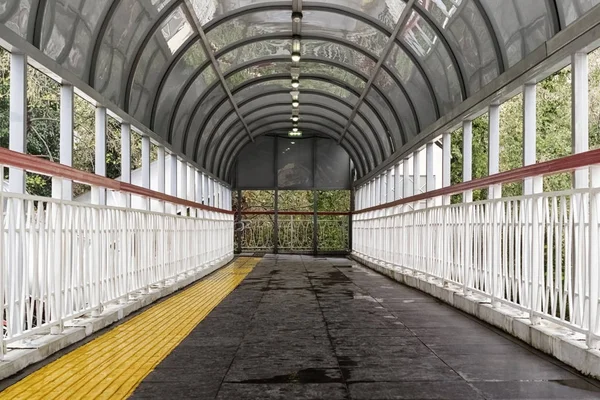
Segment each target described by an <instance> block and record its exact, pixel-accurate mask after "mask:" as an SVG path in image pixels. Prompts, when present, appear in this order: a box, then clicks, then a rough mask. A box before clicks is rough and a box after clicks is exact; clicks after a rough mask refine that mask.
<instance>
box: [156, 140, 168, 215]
mask: <svg viewBox="0 0 600 400" xmlns="http://www.w3.org/2000/svg"><path fill="white" fill-rule="evenodd" d="M156 156H157V162H158V173H157V177H156V180H157V187H156V191H158V192H160V193H165V177H166V165H165V163H166V154H165V148H164V147H163V146H158V149H157V154H156ZM159 211H160V212H163V213H164V212H165V203H164V201H161V202H160V208H159Z"/></svg>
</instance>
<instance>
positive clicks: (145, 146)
mask: <svg viewBox="0 0 600 400" xmlns="http://www.w3.org/2000/svg"><path fill="white" fill-rule="evenodd" d="M150 148H151V143H150V137H149V136H142V187H143V188H145V189H150ZM150 201H151V200H150V199H149V198H148V199H144V205H145V209H146V210H150Z"/></svg>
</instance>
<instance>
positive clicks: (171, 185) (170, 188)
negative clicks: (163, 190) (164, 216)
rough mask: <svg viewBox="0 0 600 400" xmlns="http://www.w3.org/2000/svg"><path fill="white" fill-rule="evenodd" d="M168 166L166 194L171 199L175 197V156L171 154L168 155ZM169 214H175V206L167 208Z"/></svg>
mask: <svg viewBox="0 0 600 400" xmlns="http://www.w3.org/2000/svg"><path fill="white" fill-rule="evenodd" d="M168 164H169V177H168V179H165V180H166V181H167V194H168V195H170V196H173V197H177V156H176V155H175V154H173V153H171V154H169V155H168ZM169 212H170V213H171V214H177V206H176V205H175V204H171V206H170V207H169Z"/></svg>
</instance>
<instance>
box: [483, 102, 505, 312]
mask: <svg viewBox="0 0 600 400" xmlns="http://www.w3.org/2000/svg"><path fill="white" fill-rule="evenodd" d="M488 126H489V136H488V146H489V149H488V175H494V174H497V173H498V172H500V105H498V104H493V105H491V106H490V107H489V109H488ZM500 198H502V185H491V186H490V187H489V188H488V199H500ZM488 207H490V208H489V212H490V213H491V220H492V221H493V228H492V229H493V231H492V238H491V239H492V240H491V241H489V242H488V243H487V246H488V253H487V254H488V258H491V263H490V264H491V265H490V267H491V271H492V276H491V281H492V282H491V283H492V288H491V289H492V290H491V294H492V306H493V307H500V301H499V299H500V298H501V297H502V276H501V273H500V271H501V265H500V263H501V262H502V258H501V253H500V243H501V242H502V233H501V229H500V226H501V225H500V222H501V218H502V216H501V213H502V203H500V202H499V201H498V202H495V203H488ZM486 261H487V260H486Z"/></svg>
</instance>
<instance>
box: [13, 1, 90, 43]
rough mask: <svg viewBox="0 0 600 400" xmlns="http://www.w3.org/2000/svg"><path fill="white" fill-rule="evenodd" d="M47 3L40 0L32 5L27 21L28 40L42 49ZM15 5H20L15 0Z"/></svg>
mask: <svg viewBox="0 0 600 400" xmlns="http://www.w3.org/2000/svg"><path fill="white" fill-rule="evenodd" d="M47 3H48V2H47V0H38V1H37V6H35V5H32V6H31V8H30V11H29V20H28V21H27V24H28V25H29V26H28V27H27V39H26V40H27V41H28V42H29V43H31V44H33V45H34V46H35V47H37V48H38V49H41V38H42V29H43V27H44V14H45V12H46V4H47ZM14 5H15V6H16V7H18V5H19V2H18V1H15V2H14ZM80 7H81V6H80ZM31 10H34V11H31ZM32 17H33V18H32ZM73 31H75V29H73ZM71 36H73V35H71Z"/></svg>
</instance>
